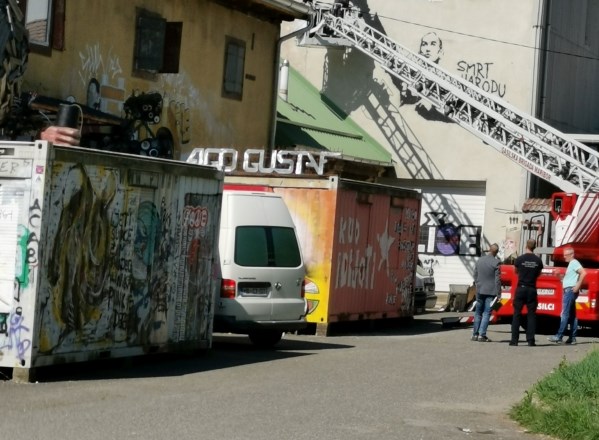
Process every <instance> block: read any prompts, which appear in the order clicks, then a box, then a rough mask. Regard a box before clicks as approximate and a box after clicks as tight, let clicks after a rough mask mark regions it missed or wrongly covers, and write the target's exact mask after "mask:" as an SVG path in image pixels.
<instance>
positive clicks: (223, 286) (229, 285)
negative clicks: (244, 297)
mask: <svg viewBox="0 0 599 440" xmlns="http://www.w3.org/2000/svg"><path fill="white" fill-rule="evenodd" d="M220 297H221V298H230V299H231V298H235V280H222V281H221V283H220Z"/></svg>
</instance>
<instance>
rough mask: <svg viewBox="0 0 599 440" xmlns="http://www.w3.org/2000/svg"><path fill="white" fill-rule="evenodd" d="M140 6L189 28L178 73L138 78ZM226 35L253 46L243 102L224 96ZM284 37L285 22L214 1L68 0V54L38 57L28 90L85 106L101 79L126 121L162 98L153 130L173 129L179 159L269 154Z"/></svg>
mask: <svg viewBox="0 0 599 440" xmlns="http://www.w3.org/2000/svg"><path fill="white" fill-rule="evenodd" d="M137 7H140V8H144V9H146V10H148V11H151V12H153V13H156V14H159V15H160V16H162V17H163V18H165V19H166V20H167V21H169V22H171V21H172V22H182V23H183V35H182V42H181V58H180V70H179V73H178V74H158V75H156V77H155V78H153V79H151V78H147V79H145V78H141V77H139V76H134V75H133V74H132V71H133V61H134V46H135V29H136V8H137ZM227 36H230V37H234V38H236V39H239V40H242V41H244V42H245V43H246V58H245V74H246V79H245V81H244V86H243V99H242V100H241V101H239V100H234V99H226V98H223V97H222V96H221V90H222V80H223V68H224V59H225V55H224V54H225V38H226V37H227ZM278 36H279V25H278V24H275V23H273V22H269V21H263V20H261V19H258V18H256V17H253V16H250V15H248V14H245V13H241V12H236V11H234V10H231V9H228V8H225V7H223V6H221V5H219V4H216V3H214V2H210V1H207V0H195V1H191V0H169V1H162V0H131V1H126V2H123V1H121V0H103V1H101V2H100V1H86V2H79V1H74V2H68V4H67V5H66V17H65V49H64V51H58V50H53V51H52V54H51V56H45V55H39V54H35V53H32V54H31V55H30V61H29V68H28V70H27V73H26V76H25V78H24V84H23V90H35V91H37V92H38V93H39V94H42V95H46V96H51V97H55V98H60V99H66V98H67V97H69V96H71V97H73V98H74V99H75V100H76V101H77V102H81V103H84V104H86V103H87V90H88V85H89V84H90V81H91V80H92V79H96V80H97V81H98V82H99V83H100V84H102V93H101V96H100V99H101V108H100V109H101V110H104V111H107V112H109V113H112V114H115V115H119V116H121V115H122V106H123V103H124V101H125V100H126V99H127V98H129V97H130V96H132V94H134V93H143V92H146V93H148V92H158V93H160V95H161V96H162V98H163V100H164V102H163V110H162V115H161V121H160V123H159V124H157V125H156V126H153V127H152V129H153V130H154V131H155V130H156V129H157V128H158V127H160V126H165V127H168V128H169V129H170V130H171V132H172V133H173V137H174V138H175V158H179V157H181V156H182V157H186V155H187V154H189V152H190V151H191V150H192V149H193V148H194V147H198V146H212V147H221V146H226V147H231V146H233V147H237V146H243V147H256V148H262V147H263V146H265V145H267V143H268V136H269V124H270V118H271V113H272V112H271V99H272V98H271V96H272V95H271V91H272V90H273V78H274V76H273V75H274V73H273V62H274V55H275V47H276V40H277V38H278ZM49 72H51V74H50V73H49ZM248 76H249V78H248ZM248 115H251V117H249V118H248ZM140 136H142V137H143V136H144V134H141V135H140Z"/></svg>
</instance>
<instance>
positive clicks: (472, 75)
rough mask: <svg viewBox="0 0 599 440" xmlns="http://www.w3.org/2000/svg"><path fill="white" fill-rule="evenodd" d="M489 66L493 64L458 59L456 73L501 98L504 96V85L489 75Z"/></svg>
mask: <svg viewBox="0 0 599 440" xmlns="http://www.w3.org/2000/svg"><path fill="white" fill-rule="evenodd" d="M491 66H493V63H481V62H474V63H472V62H469V61H465V60H461V61H458V73H459V75H460V76H461V77H462V78H464V79H465V80H466V81H469V82H471V83H472V84H474V85H475V86H477V87H479V88H481V89H482V90H484V91H485V92H487V93H492V94H494V95H497V96H499V97H500V98H503V97H504V96H505V90H506V85H505V84H502V83H500V82H499V81H497V80H495V79H493V78H492V77H491V75H490V71H491Z"/></svg>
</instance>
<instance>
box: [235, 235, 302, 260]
mask: <svg viewBox="0 0 599 440" xmlns="http://www.w3.org/2000/svg"><path fill="white" fill-rule="evenodd" d="M235 264H238V265H240V266H249V267H298V266H299V265H300V264H301V256H300V250H299V245H298V243H297V240H296V238H295V233H294V231H293V228H283V227H276V226H274V227H273V226H239V227H237V228H236V229H235Z"/></svg>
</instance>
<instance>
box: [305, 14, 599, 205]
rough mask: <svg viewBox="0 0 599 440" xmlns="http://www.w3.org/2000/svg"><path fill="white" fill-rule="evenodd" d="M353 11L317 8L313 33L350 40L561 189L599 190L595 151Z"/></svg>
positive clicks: (448, 113)
mask: <svg viewBox="0 0 599 440" xmlns="http://www.w3.org/2000/svg"><path fill="white" fill-rule="evenodd" d="M354 12H355V11H351V10H345V11H343V13H342V14H339V13H337V14H334V13H332V12H331V11H330V10H326V9H317V10H316V14H315V23H316V25H315V27H314V28H313V29H312V31H310V32H311V33H312V34H315V33H317V34H319V35H323V36H331V35H333V36H335V37H338V38H342V39H346V40H347V43H349V45H350V46H352V47H355V48H356V49H358V50H360V51H361V52H363V53H364V54H366V55H367V56H369V57H370V58H372V59H373V60H375V61H376V62H378V63H379V64H380V65H381V67H382V68H383V69H385V70H386V71H387V72H389V73H390V74H392V75H394V76H395V77H397V78H399V79H400V80H401V81H403V82H405V83H406V84H407V86H408V88H409V89H410V90H412V91H413V92H415V93H416V94H417V95H419V96H420V97H421V98H423V99H426V100H427V101H429V102H430V103H431V104H432V105H434V106H435V107H436V108H437V110H438V111H440V112H442V113H443V114H444V115H445V116H446V117H448V118H450V119H451V120H453V121H454V122H456V123H458V124H459V125H461V126H462V127H464V128H465V129H466V130H468V131H470V132H472V133H473V134H475V135H476V136H478V137H479V138H480V139H482V140H483V141H484V142H485V143H487V144H489V145H491V146H493V147H494V148H495V149H497V150H498V151H499V152H501V153H502V154H504V155H505V156H507V157H508V158H510V159H511V160H513V161H514V162H516V163H517V164H519V165H520V166H522V167H524V168H525V169H526V170H528V171H530V172H531V173H533V174H535V175H537V176H539V177H541V178H543V179H545V180H547V181H549V182H551V183H552V184H554V185H555V186H557V187H559V188H560V189H561V190H563V191H566V192H574V193H585V192H599V153H598V152H597V151H595V150H593V149H592V148H590V147H588V146H586V145H584V144H582V143H580V142H577V141H575V140H574V139H571V138H569V137H568V136H566V135H565V134H563V133H561V132H560V131H558V130H556V129H554V128H552V127H550V126H549V125H547V124H545V123H543V122H542V121H540V120H538V119H536V118H534V117H532V116H531V115H528V114H526V113H524V112H521V111H519V110H517V109H516V108H514V107H513V106H511V105H510V104H508V103H507V102H505V101H503V100H502V99H501V98H498V97H496V96H494V95H491V94H489V93H486V92H485V91H483V90H481V89H480V88H478V87H476V86H475V85H474V84H472V83H470V82H468V81H466V80H464V79H462V78H460V77H458V76H455V75H453V74H451V73H449V72H447V71H446V70H444V69H442V68H440V67H439V66H438V65H436V64H434V63H432V62H430V61H429V60H428V59H426V58H424V57H422V56H420V55H417V54H415V53H414V52H412V51H410V50H408V49H406V48H404V47H403V46H401V45H399V44H398V43H396V42H394V41H393V40H391V39H390V38H389V37H387V36H386V35H384V34H382V33H381V32H379V31H377V30H376V29H374V28H373V27H371V26H368V25H367V24H366V23H364V21H363V20H362V19H360V18H358V16H357V14H355V13H354ZM347 43H346V44H347ZM342 45H345V44H342Z"/></svg>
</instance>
